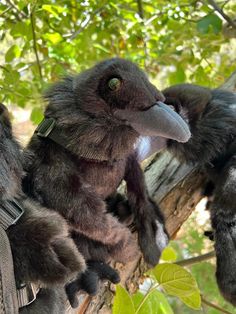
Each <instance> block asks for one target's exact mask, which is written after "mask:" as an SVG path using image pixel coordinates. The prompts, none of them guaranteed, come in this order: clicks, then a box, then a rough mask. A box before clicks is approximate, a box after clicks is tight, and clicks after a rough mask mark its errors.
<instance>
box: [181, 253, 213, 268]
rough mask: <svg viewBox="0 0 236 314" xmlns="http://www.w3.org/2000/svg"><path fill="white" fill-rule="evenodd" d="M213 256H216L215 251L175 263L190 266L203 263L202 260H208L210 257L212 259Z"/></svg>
mask: <svg viewBox="0 0 236 314" xmlns="http://www.w3.org/2000/svg"><path fill="white" fill-rule="evenodd" d="M213 257H215V251H211V252H209V253H206V254H203V255H199V256H196V257H192V258H188V259H184V260H182V261H178V262H175V264H178V265H180V266H190V265H193V264H197V263H201V262H203V261H206V260H208V259H211V258H213Z"/></svg>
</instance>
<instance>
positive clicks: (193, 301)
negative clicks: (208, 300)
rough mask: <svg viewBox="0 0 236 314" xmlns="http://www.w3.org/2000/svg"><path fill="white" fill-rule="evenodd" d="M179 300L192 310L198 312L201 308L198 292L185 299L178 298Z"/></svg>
mask: <svg viewBox="0 0 236 314" xmlns="http://www.w3.org/2000/svg"><path fill="white" fill-rule="evenodd" d="M180 299H181V300H182V301H183V302H184V303H185V304H186V305H187V306H189V307H191V308H192V309H194V310H199V309H200V307H201V296H200V293H199V291H195V292H193V293H192V294H190V295H189V296H186V297H180Z"/></svg>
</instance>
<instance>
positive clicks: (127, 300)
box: [112, 285, 135, 314]
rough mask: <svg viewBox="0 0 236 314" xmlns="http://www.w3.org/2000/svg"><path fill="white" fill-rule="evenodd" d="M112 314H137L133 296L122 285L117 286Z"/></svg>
mask: <svg viewBox="0 0 236 314" xmlns="http://www.w3.org/2000/svg"><path fill="white" fill-rule="evenodd" d="M112 314H135V308H134V304H133V301H132V299H131V296H130V295H129V293H128V292H127V291H126V290H125V288H123V287H122V286H121V285H117V286H116V295H115V298H114V304H113V307H112Z"/></svg>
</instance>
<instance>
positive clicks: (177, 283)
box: [152, 263, 200, 305]
mask: <svg viewBox="0 0 236 314" xmlns="http://www.w3.org/2000/svg"><path fill="white" fill-rule="evenodd" d="M152 274H153V275H154V276H155V278H156V280H157V282H158V283H159V284H160V285H161V286H162V287H163V288H164V290H165V291H166V293H168V294H170V295H174V296H177V297H179V298H180V299H181V300H182V301H183V302H185V301H186V300H187V301H186V302H185V303H186V304H187V305H188V303H189V299H190V296H191V298H192V304H198V303H199V297H200V292H199V289H198V286H197V282H196V280H195V278H194V277H193V276H192V275H191V273H190V272H188V271H187V270H186V269H184V268H183V267H181V266H179V265H176V264H168V263H164V264H159V265H157V266H156V267H155V268H154V269H153V270H152ZM187 302H188V303H187Z"/></svg>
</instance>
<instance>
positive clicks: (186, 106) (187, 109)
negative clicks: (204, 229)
mask: <svg viewBox="0 0 236 314" xmlns="http://www.w3.org/2000/svg"><path fill="white" fill-rule="evenodd" d="M163 93H164V95H165V96H166V101H167V103H169V104H171V105H173V104H174V105H176V107H178V110H179V112H180V115H182V116H183V117H184V118H185V119H186V120H187V121H188V123H189V125H190V129H191V133H192V137H191V139H190V140H189V142H187V143H185V144H181V143H177V142H174V141H172V140H169V141H168V143H167V146H168V147H169V149H170V150H171V151H172V152H173V154H174V155H175V156H177V157H178V158H179V159H180V160H182V161H185V162H188V163H189V162H192V163H197V164H198V165H199V166H200V167H202V169H204V171H205V172H206V174H207V175H208V178H209V182H210V184H208V188H207V194H208V195H209V194H211V195H212V197H213V200H212V201H211V202H210V203H209V209H210V214H211V223H212V228H213V238H214V240H215V251H216V259H217V270H216V278H217V282H218V286H219V289H220V291H221V293H222V294H223V296H224V297H225V298H226V299H227V300H228V301H230V302H231V303H232V304H233V305H236V267H235V265H236V94H235V93H232V92H228V91H224V90H220V89H215V90H210V89H207V88H204V87H200V86H196V85H189V84H182V85H177V86H173V87H170V88H167V89H166V90H164V91H163ZM211 236H212V235H211Z"/></svg>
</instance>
